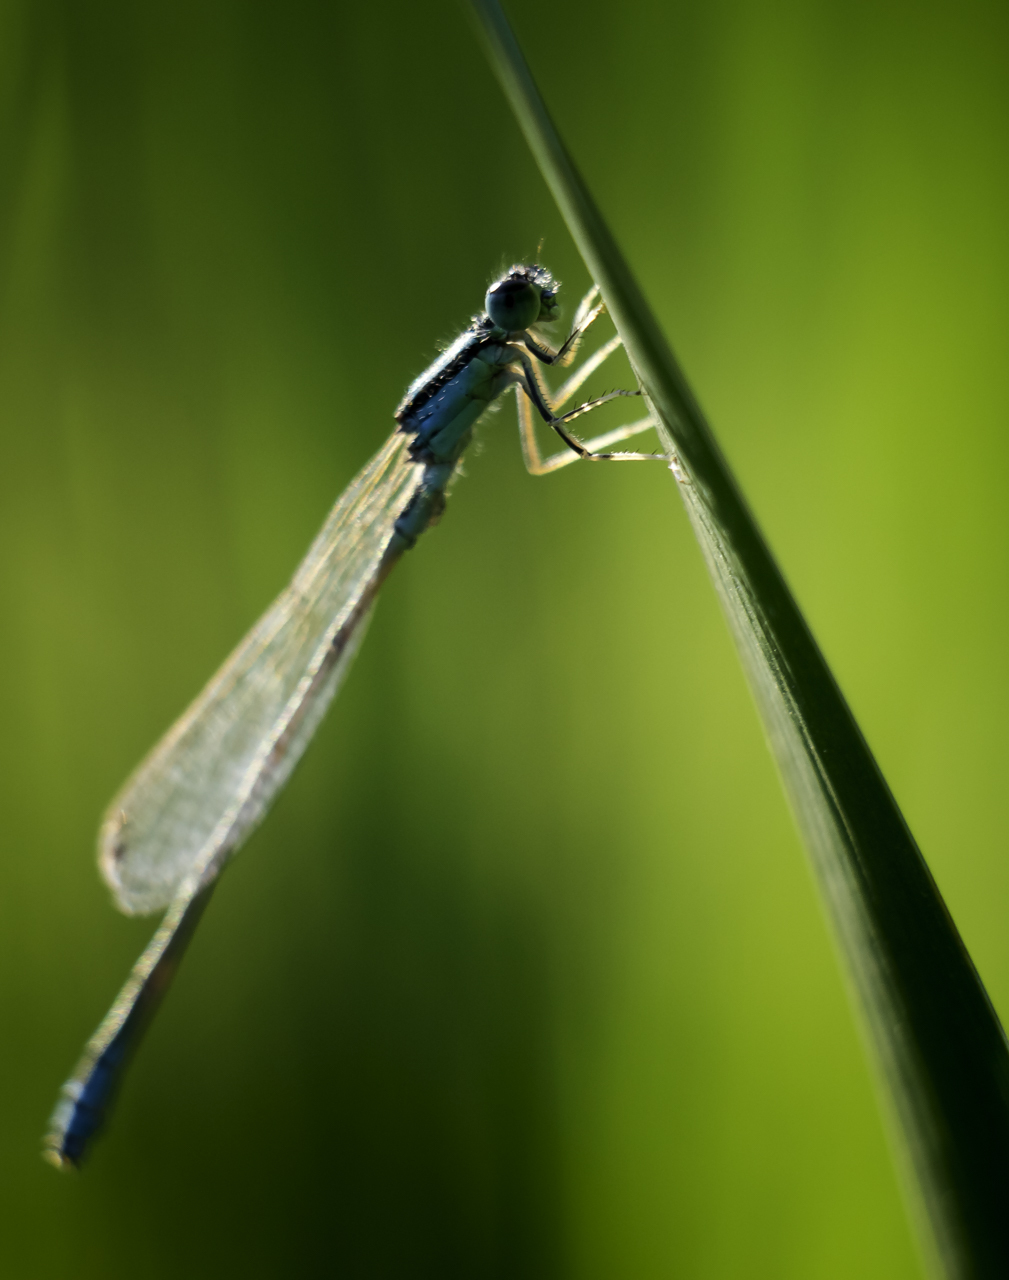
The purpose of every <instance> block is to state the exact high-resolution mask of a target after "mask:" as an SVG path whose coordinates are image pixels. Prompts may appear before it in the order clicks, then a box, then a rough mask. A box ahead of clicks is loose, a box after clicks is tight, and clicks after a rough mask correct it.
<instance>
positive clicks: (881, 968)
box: [472, 0, 1009, 1280]
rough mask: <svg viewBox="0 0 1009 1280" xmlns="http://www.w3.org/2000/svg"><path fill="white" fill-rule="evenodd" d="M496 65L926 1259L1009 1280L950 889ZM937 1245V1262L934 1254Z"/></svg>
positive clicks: (982, 1040) (1007, 1136) (988, 1116)
mask: <svg viewBox="0 0 1009 1280" xmlns="http://www.w3.org/2000/svg"><path fill="white" fill-rule="evenodd" d="M472 6H473V9H474V10H475V12H476V16H477V20H478V26H479V28H480V31H481V34H482V37H483V40H484V43H485V46H486V49H487V52H488V56H489V58H490V61H491V65H492V66H493V68H494V71H495V72H496V74H497V76H498V79H499V80H500V82H501V85H502V87H503V89H504V92H505V95H506V97H507V98H508V101H509V103H510V104H511V107H512V109H513V111H514V112H515V115H516V117H517V118H518V121H519V124H520V126H521V128H522V130H523V132H524V134H525V137H526V141H527V142H528V144H529V146H530V148H531V150H532V152H533V154H534V156H535V158H536V160H537V162H538V163H539V166H540V169H541V171H542V173H543V176H544V178H545V179H546V182H547V185H548V186H549V188H550V190H551V192H552V193H553V196H554V199H555V200H556V201H557V204H558V206H559V208H560V210H561V212H562V214H563V216H564V218H565V220H566V222H567V224H568V227H569V229H570V231H571V234H572V236H573V237H574V240H575V243H576V244H577V245H578V248H579V249H580V251H581V254H582V256H583V258H584V259H585V262H586V265H587V266H588V269H589V271H590V272H591V274H592V278H593V279H594V280H595V281H596V283H597V284H598V285H599V287H600V289H601V291H602V296H603V298H604V300H605V302H606V305H607V307H608V309H609V311H610V314H611V316H612V317H613V320H614V323H615V324H616V327H617V330H618V332H619V333H620V335H621V337H622V339H623V342H624V346H625V347H626V349H627V354H628V356H629V358H630V360H631V363H632V365H633V366H634V369H635V372H636V374H637V376H638V378H639V381H640V383H641V387H642V389H643V391H644V394H645V396H646V398H647V399H648V400H649V402H650V403H651V405H652V408H653V410H654V412H655V414H656V417H657V418H658V420H659V421H660V422H661V424H662V428H663V431H664V433H665V438H666V443H667V446H668V448H669V449H670V452H672V451H673V450H674V449H675V453H676V455H677V458H678V460H679V467H678V468H677V471H676V472H674V474H676V475H677V479H678V480H679V489H680V493H681V495H682V497H683V500H684V503H685V505H686V508H687V512H688V514H689V516H690V520H691V523H692V525H693V528H694V531H695V533H696V535H697V538H698V541H699V542H700V545H701V549H702V551H703V553H704V557H705V560H706V562H707V565H708V568H709V570H710V572H711V576H712V579H713V581H714V584H715V587H716V590H717V592H718V595H719V597H720V599H721V602H722V606H723V608H724V610H725V613H726V616H727V618H728V621H729V625H730V628H731V630H732V633H733V635H734V637H735V640H736V644H737V645H738V647H739V652H740V655H741V657H742V661H743V665H744V667H745V669H746V672H747V675H748V678H749V681H750V685H751V688H752V689H753V692H754V695H755V699H756V702H757V705H758V708H759V711H760V714H761V716H762V719H763V723H764V728H765V731H766V733H767V736H768V739H769V740H770V745H771V749H772V751H773V753H774V756H775V758H776V760H777V762H778V766H779V768H780V770H781V773H782V776H783V779H784V783H785V789H786V792H787V794H788V796H789V799H790V800H791V803H792V807H793V809H794V811H795V816H796V819H797V821H798V825H799V827H800V829H801V831H802V834H803V836H804V839H805V842H806V845H807V847H808V849H809V852H810V854H811V857H812V861H813V865H814V868H815V871H816V875H817V879H818V882H819V885H820V888H821V891H822V893H823V896H824V899H825V902H826V904H827V908H828V914H829V916H830V918H831V920H832V922H833V926H834V930H835V936H836V939H837V941H838V944H839V947H840V950H841V952H842V954H843V956H844V958H845V961H846V969H847V974H848V976H849V978H850V979H851V981H852V984H853V986H854V989H855V993H856V995H857V1001H856V1003H857V1005H858V1007H859V1008H860V1011H861V1014H862V1026H863V1030H864V1031H865V1033H866V1038H867V1040H868V1042H869V1044H870V1047H871V1050H872V1051H873V1052H872V1054H871V1056H872V1057H873V1058H874V1061H875V1066H876V1068H877V1079H878V1081H879V1083H880V1084H881V1085H882V1089H881V1092H882V1094H883V1097H884V1104H885V1107H884V1109H885V1110H887V1111H888V1113H889V1115H888V1118H889V1119H891V1120H895V1121H896V1124H892V1125H891V1136H892V1139H893V1145H894V1148H895V1151H896V1155H897V1160H898V1164H899V1165H900V1166H901V1172H902V1174H903V1177H904V1183H905V1190H906V1192H907V1195H908V1199H909V1203H910V1208H911V1212H912V1217H913V1218H914V1220H915V1221H916V1224H917V1226H918V1228H919V1231H920V1233H921V1237H922V1244H923V1246H924V1250H925V1254H926V1260H927V1262H928V1263H929V1265H930V1266H933V1267H936V1268H937V1270H938V1273H939V1274H942V1275H945V1276H948V1277H955V1278H956V1280H967V1278H968V1277H969V1278H971V1280H989V1278H990V1280H996V1277H998V1278H1000V1280H1005V1277H1007V1276H1009V1047H1007V1043H1006V1038H1005V1035H1004V1033H1003V1030H1002V1027H1001V1026H1000V1024H999V1021H998V1018H997V1017H996V1015H995V1012H994V1010H993V1009H992V1006H991V1003H990V1001H989V999H988V996H987V994H986V992H985V990H984V987H983V986H982V984H981V980H980V978H979V977H978V975H977V972H976V970H975V968H974V966H973V964H972V962H971V959H970V956H969V955H968V953H967V950H966V948H965V947H964V945H963V942H962V941H961V939H960V936H959V934H958V933H957V930H956V926H955V925H954V923H953V921H952V919H951V917H950V915H949V912H948V911H947V909H946V906H945V904H944V902H943V900H942V897H941V896H940V894H939V891H938V889H937V887H936V884H935V881H934V880H933V879H932V876H931V874H930V873H929V870H928V867H927V866H926V864H925V861H924V859H923V858H922V856H921V853H920V852H919V850H918V848H917V846H916V844H915V842H914V838H913V837H912V835H911V833H910V831H909V830H908V827H907V825H906V823H905V822H904V819H903V817H902V815H901V813H900V811H899V809H898V808H897V805H896V803H895V801H894V799H893V796H892V795H891V794H890V791H889V788H888V787H887V785H886V782H885V780H884V779H883V776H882V775H881V773H880V771H879V769H878V767H877V765H876V762H875V760H874V759H873V757H872V754H871V753H870V751H869V748H868V746H867V745H866V743H865V740H864V739H863V737H862V735H861V733H860V731H859V728H858V725H857V724H856V723H855V720H854V718H853V717H852V714H851V712H850V711H849V709H848V707H847V704H846V703H845V701H844V698H843V697H842V695H841V693H840V690H839V689H838V687H837V685H836V683H835V681H834V679H833V676H832V675H831V673H830V670H829V668H828V666H827V664H826V662H825V661H824V658H823V655H822V654H821V653H820V651H819V649H818V648H817V645H816V642H815V640H814V639H813V636H812V634H811V633H810V631H809V628H808V627H807V625H806V623H805V621H804V619H803V617H802V614H801V613H800V612H799V609H798V606H797V604H796V602H795V600H794V599H793V598H792V595H791V593H790V592H789V590H788V587H787V585H786V583H785V581H784V579H783V577H782V575H781V572H780V571H779V569H778V567H777V565H776V563H775V561H774V558H773V557H772V555H771V553H770V551H769V549H768V547H767V545H766V543H765V542H764V539H763V537H762V535H761V533H760V530H759V529H758V527H757V524H756V522H755V520H754V518H753V516H752V514H751V513H750V511H749V509H748V508H747V505H746V502H745V501H744V499H743V496H742V494H741V492H740V490H739V488H738V486H737V484H736V482H735V479H734V478H733V476H732V474H731V472H730V470H729V467H728V465H727V463H726V461H725V458H724V457H723V456H722V453H721V451H720V450H719V448H718V445H717V443H716V442H715V439H714V437H713V435H712V433H711V429H710V427H709V426H708V423H707V422H706V420H705V418H704V414H703V413H702V411H701V408H700V406H699V405H698V403H697V401H696V399H695V398H694V396H693V394H692V392H691V390H690V388H689V386H688V384H687V381H686V379H685V377H684V375H683V373H682V371H681V369H680V367H679V365H678V363H677V361H676V358H675V357H674V355H673V353H672V351H671V350H670V348H669V345H668V343H667V342H666V340H665V338H664V336H663V334H662V332H661V331H660V329H659V327H658V324H657V323H656V320H655V318H654V316H653V315H652V313H651V310H650V308H649V307H648V304H647V303H646V301H645V299H644V296H643V294H642V293H641V290H640V289H639V287H638V285H637V283H636V281H635V280H634V278H633V277H632V275H631V273H630V270H629V268H628V266H627V263H626V262H625V261H624V258H623V255H622V254H621V252H620V250H619V248H618V246H617V243H616V241H615V240H614V238H613V236H612V234H611V233H610V231H609V228H608V227H607V226H606V223H605V222H604V220H603V218H602V215H601V213H600V211H599V209H598V208H597V206H596V204H595V202H594V201H593V199H592V197H591V195H590V194H589V191H588V189H587V188H586V186H585V183H584V181H583V180H582V178H581V176H580V175H579V173H578V171H577V170H576V168H575V166H574V164H573V163H572V161H571V158H570V156H569V155H568V153H567V150H566V149H565V147H564V144H563V143H562V141H561V139H560V136H559V135H558V133H557V130H556V128H555V126H554V124H553V121H552V120H551V118H550V116H549V114H548V112H547V110H546V107H545V105H544V103H543V100H542V98H541V96H540V93H539V90H538V89H537V87H536V84H535V82H534V81H533V78H532V75H531V73H530V71H529V68H528V66H527V64H526V61H525V59H524V57H523V55H522V52H521V50H520V48H519V45H518V43H517V41H516V39H515V36H514V34H513V33H512V31H511V28H510V26H509V25H508V21H507V19H506V17H505V15H504V13H503V11H502V9H501V6H500V4H499V3H498V2H497V0H472ZM930 1246H931V1247H930Z"/></svg>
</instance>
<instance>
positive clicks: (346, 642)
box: [99, 432, 423, 913]
mask: <svg viewBox="0 0 1009 1280" xmlns="http://www.w3.org/2000/svg"><path fill="white" fill-rule="evenodd" d="M408 443H409V440H408V437H407V436H405V435H403V434H402V433H398V432H397V433H396V434H394V435H393V436H392V437H391V438H390V439H389V440H388V441H387V442H386V444H385V445H384V447H383V448H382V449H381V450H380V451H379V453H377V454H376V456H375V457H374V458H373V459H372V460H371V462H369V463H368V465H367V466H366V467H365V468H364V470H363V471H361V473H360V474H359V475H358V476H357V477H356V478H355V479H354V480H353V481H352V483H351V484H350V486H349V488H348V489H347V490H346V491H345V492H344V493H343V495H342V496H341V497H340V499H339V501H338V502H337V504H336V506H335V507H334V508H333V510H332V512H331V513H330V515H329V518H328V519H327V521H326V523H325V524H324V525H323V527H322V530H321V531H320V533H319V535H318V537H317V538H316V540H315V542H314V543H313V544H312V546H311V548H310V549H309V552H308V554H307V556H306V557H305V559H304V561H303V562H302V564H301V566H300V567H299V569H298V571H297V573H296V574H295V576H294V579H293V580H292V582H291V584H290V586H289V587H287V588H286V590H285V591H283V592H282V593H281V595H280V596H279V597H278V598H277V600H276V601H275V602H274V604H273V605H272V606H271V608H270V609H268V610H267V612H266V613H265V614H264V615H263V617H262V618H261V619H260V620H259V622H257V623H256V625H255V626H254V627H253V628H252V630H251V631H250V632H249V634H248V635H247V636H246V637H245V639H244V640H243V641H242V642H241V644H240V645H239V646H238V648H237V649H236V650H235V651H234V653H232V654H231V656H230V657H229V658H228V660H227V661H226V662H225V664H224V666H223V667H221V669H220V671H219V672H218V673H217V675H215V676H214V678H213V679H212V680H211V681H210V683H209V684H208V685H207V687H206V688H205V689H204V690H203V692H202V693H201V694H200V695H199V697H198V698H197V699H196V701H195V702H194V703H193V704H192V706H191V707H190V708H189V710H188V711H186V713H185V714H184V715H183V716H182V717H181V718H180V719H179V720H178V722H177V723H176V724H175V725H174V726H173V728H171V729H170V730H169V731H168V733H167V734H166V735H165V736H164V738H162V740H161V741H160V742H159V743H158V745H157V746H156V747H155V748H154V750H153V751H152V752H151V753H150V755H148V756H147V758H146V759H145V760H144V761H143V762H142V763H141V764H140V766H139V767H138V768H137V770H136V771H135V772H134V773H133V775H132V776H131V777H130V778H129V779H128V780H127V782H126V784H125V785H124V786H123V788H122V790H121V791H120V792H119V794H118V795H117V796H116V797H115V799H114V800H113V801H112V803H111V805H110V806H109V808H108V811H107V812H106V815H105V819H104V821H103V824H102V828H101V832H100V834H99V865H100V867H101V870H102V874H103V875H104V877H105V879H106V880H107V881H108V883H109V885H110V886H111V888H112V890H113V893H114V894H115V897H116V901H117V903H118V905H119V906H120V907H121V909H122V910H123V911H126V912H129V913H145V912H149V911H156V910H158V909H159V908H161V907H165V906H168V905H169V903H171V902H172V901H173V900H174V899H176V898H177V896H178V895H179V893H180V892H181V891H182V890H183V889H186V888H187V887H188V892H190V893H195V892H196V891H197V889H198V888H200V887H203V886H206V885H207V884H209V883H210V882H211V881H212V880H213V878H214V877H215V876H216V875H217V873H218V871H219V870H220V868H221V867H222V866H223V865H224V863H225V861H226V860H227V858H228V856H229V855H230V854H231V853H233V852H234V851H235V850H236V849H237V848H238V846H239V845H240V844H241V843H242V842H243V840H245V838H246V837H247V836H248V835H249V833H250V832H251V831H252V829H253V828H254V827H255V826H256V824H257V823H258V822H259V821H260V819H261V818H262V817H263V815H264V814H265V812H266V810H267V809H268V808H269V806H270V804H271V802H272V801H273V798H274V797H275V795H276V794H277V792H278V791H279V790H280V788H281V787H282V786H283V785H284V783H285V782H286V781H287V778H288V776H289V775H290V773H291V770H292V769H293V768H294V766H295V765H296V764H297V762H298V760H299V758H300V757H301V754H302V752H303V751H304V749H305V747H306V746H307V745H308V742H309V740H310V739H311V737H312V734H313V733H314V732H315V729H316V727H317V726H318V724H319V721H320V720H321V718H322V716H323V714H324V712H325V710H326V707H327V706H328V705H329V703H330V701H331V700H332V698H333V695H334V694H335V693H336V690H337V688H338V687H339V684H340V681H341V679H342V677H343V675H344V673H345V672H346V669H347V667H348V666H349V663H350V659H351V657H352V656H353V653H354V651H355V649H356V647H357V644H358V643H359V642H360V639H361V637H362V635H363V632H364V627H365V624H366V622H367V617H368V613H369V610H370V606H371V604H372V601H373V599H374V595H375V591H376V590H377V588H378V586H379V585H380V582H381V578H382V576H384V572H385V571H386V569H387V568H388V565H389V563H390V561H389V558H388V557H387V556H386V551H387V550H388V549H389V545H390V541H391V539H392V537H393V533H394V526H395V522H396V519H397V517H398V516H399V515H400V514H401V513H402V511H403V510H404V508H405V507H406V506H407V505H408V504H409V502H410V499H411V498H412V496H413V494H414V493H415V491H416V489H417V486H418V484H419V483H420V480H421V475H422V471H423V469H422V468H421V467H419V466H418V465H417V464H416V463H414V462H412V461H411V460H410V458H409V455H408V453H407V447H408Z"/></svg>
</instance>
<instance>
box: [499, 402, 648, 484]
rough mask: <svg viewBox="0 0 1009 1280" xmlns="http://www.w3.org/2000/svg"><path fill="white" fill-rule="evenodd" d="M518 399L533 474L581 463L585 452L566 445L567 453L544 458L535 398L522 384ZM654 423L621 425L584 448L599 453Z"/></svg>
mask: <svg viewBox="0 0 1009 1280" xmlns="http://www.w3.org/2000/svg"><path fill="white" fill-rule="evenodd" d="M515 399H516V404H517V405H518V415H519V441H520V442H521V445H522V459H523V461H524V462H525V464H526V470H527V471H528V472H529V474H530V475H534V476H545V475H549V474H550V473H551V472H552V471H559V470H560V469H561V467H566V466H569V465H570V464H571V463H572V462H581V460H582V455H581V454H580V453H575V452H574V451H573V450H572V449H571V448H566V449H565V450H564V451H563V453H554V454H551V455H550V456H549V457H546V458H544V457H543V455H542V454H541V453H540V447H539V443H538V441H537V439H536V426H535V422H534V420H533V411H532V401H531V400H530V399H529V397H528V396H527V395H526V393H525V391H524V390H523V388H522V387H521V386H517V387H516V388H515ZM654 426H655V423H654V422H652V420H651V418H641V419H639V420H638V421H637V422H631V423H628V424H627V425H626V426H624V427H617V428H616V429H615V430H613V431H607V432H606V433H605V434H604V435H601V436H596V437H595V439H593V440H586V441H585V442H584V446H583V447H584V448H586V449H588V450H590V451H591V452H592V453H597V452H598V451H599V450H600V449H607V448H609V446H610V445H612V444H617V442H618V441H620V440H626V439H627V438H628V437H629V436H635V435H639V434H640V433H641V432H642V431H650V430H651V429H652V428H653V427H654ZM646 456H651V455H646Z"/></svg>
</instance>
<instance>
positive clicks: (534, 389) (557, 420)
mask: <svg viewBox="0 0 1009 1280" xmlns="http://www.w3.org/2000/svg"><path fill="white" fill-rule="evenodd" d="M516 357H517V362H518V363H519V364H520V365H521V366H522V375H521V376H519V378H518V385H519V387H520V388H521V389H522V390H523V391H525V393H526V395H527V396H528V397H529V399H530V401H531V402H532V404H533V405H534V406H535V408H536V410H537V411H538V412H539V414H540V417H542V419H543V421H544V422H546V423H547V425H548V426H550V427H552V428H553V430H554V431H556V432H557V434H558V435H559V436H560V438H561V439H562V440H563V441H564V443H565V444H566V445H567V446H568V448H569V449H571V450H572V457H571V460H572V461H574V459H575V458H584V459H585V460H586V461H588V462H652V461H655V462H666V463H668V461H669V459H668V458H667V457H666V455H665V454H662V453H598V452H596V451H595V449H594V448H593V446H594V445H596V443H597V442H596V441H591V442H589V443H588V444H585V443H583V442H582V441H581V440H578V439H577V438H576V437H575V436H572V435H570V434H569V433H568V432H567V431H566V430H565V425H566V424H567V423H568V422H571V421H573V420H574V419H575V418H579V417H581V416H582V414H585V413H591V411H592V410H593V409H598V408H599V406H600V405H604V404H608V403H609V402H610V401H611V400H616V399H618V398H619V397H622V396H637V395H640V394H641V393H640V391H611V392H609V393H608V394H607V395H604V396H598V397H597V398H596V399H595V400H588V401H586V402H585V404H581V405H579V406H578V407H577V408H576V409H571V410H569V411H568V412H567V413H564V414H561V415H560V416H558V415H557V414H555V413H554V412H553V410H552V409H551V407H550V404H549V402H548V400H547V395H546V391H545V389H544V387H543V386H542V384H541V383H540V380H539V377H538V376H537V372H536V370H535V369H534V367H533V363H532V361H531V360H530V359H529V357H528V356H527V355H526V354H525V352H522V351H518V352H516ZM650 425H651V423H650V422H648V423H647V425H646V426H645V427H639V426H637V424H631V426H630V428H629V429H625V428H618V433H617V434H616V439H625V438H626V436H627V435H633V434H636V433H637V431H638V430H646V429H647V426H650ZM519 429H520V436H521V440H522V452H523V455H524V457H525V460H526V466H527V467H528V468H529V470H530V471H532V473H533V474H534V475H543V474H545V473H546V471H545V470H544V468H546V470H549V471H556V470H557V468H558V467H560V466H563V465H564V463H563V462H559V461H556V460H554V459H547V460H545V461H544V459H543V458H542V457H541V455H540V452H539V447H538V446H537V444H536V440H535V435H534V433H533V427H532V421H531V415H530V416H528V417H527V418H526V419H525V420H523V418H522V416H521V408H520V418H519ZM613 436H614V433H612V432H611V433H608V438H607V437H600V441H602V440H604V439H605V440H606V441H607V443H609V442H610V441H611V440H612V439H613ZM600 447H601V446H600ZM561 456H564V455H561Z"/></svg>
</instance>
